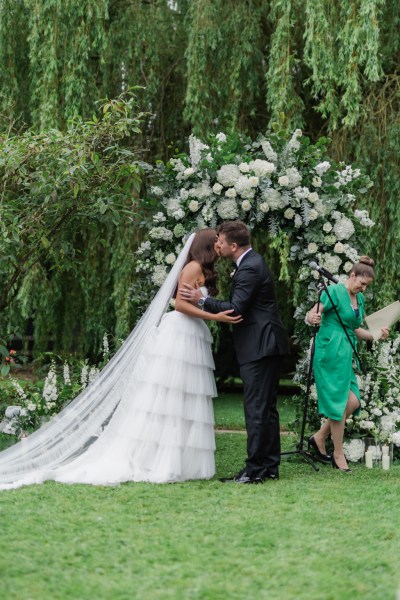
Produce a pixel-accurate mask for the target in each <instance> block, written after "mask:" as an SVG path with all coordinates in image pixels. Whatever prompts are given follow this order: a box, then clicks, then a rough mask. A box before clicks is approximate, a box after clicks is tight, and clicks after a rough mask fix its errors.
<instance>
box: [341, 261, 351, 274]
mask: <svg viewBox="0 0 400 600" xmlns="http://www.w3.org/2000/svg"><path fill="white" fill-rule="evenodd" d="M352 268H353V263H351V262H350V261H347V262H345V263H344V266H343V270H344V272H345V273H348V272H349V271H351V269H352Z"/></svg>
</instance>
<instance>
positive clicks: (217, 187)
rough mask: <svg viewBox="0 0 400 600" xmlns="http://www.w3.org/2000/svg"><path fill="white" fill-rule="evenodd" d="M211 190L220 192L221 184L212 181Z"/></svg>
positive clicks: (215, 192) (216, 192)
mask: <svg viewBox="0 0 400 600" xmlns="http://www.w3.org/2000/svg"><path fill="white" fill-rule="evenodd" d="M212 191H213V192H214V194H220V193H221V191H222V185H221V184H220V183H214V185H213V188H212Z"/></svg>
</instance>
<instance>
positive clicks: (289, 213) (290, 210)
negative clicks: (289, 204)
mask: <svg viewBox="0 0 400 600" xmlns="http://www.w3.org/2000/svg"><path fill="white" fill-rule="evenodd" d="M295 214H296V213H295V212H294V210H293V208H287V209H286V210H285V212H284V213H283V216H284V217H285V219H293V217H294V215H295Z"/></svg>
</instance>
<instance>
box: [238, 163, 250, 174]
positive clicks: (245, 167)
mask: <svg viewBox="0 0 400 600" xmlns="http://www.w3.org/2000/svg"><path fill="white" fill-rule="evenodd" d="M239 169H240V171H241V172H242V173H249V172H250V167H249V164H248V163H240V165H239Z"/></svg>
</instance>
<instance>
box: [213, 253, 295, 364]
mask: <svg viewBox="0 0 400 600" xmlns="http://www.w3.org/2000/svg"><path fill="white" fill-rule="evenodd" d="M232 308H233V309H234V311H235V313H232V314H237V315H242V316H243V321H242V322H241V323H239V324H238V325H234V326H233V342H234V345H235V352H236V356H237V359H238V362H239V365H242V364H245V363H248V362H253V361H255V360H259V359H260V358H263V357H265V356H276V355H280V354H287V352H288V344H287V336H286V333H285V330H284V328H283V325H282V321H281V320H280V317H279V314H278V307H277V304H276V299H275V286H274V281H273V278H272V274H271V271H270V270H269V268H268V267H267V264H266V262H265V261H264V259H263V258H262V257H261V256H260V255H259V254H258V253H257V252H255V251H254V250H250V251H249V252H248V253H247V254H246V255H245V256H243V258H242V260H241V262H240V264H239V267H238V269H237V270H236V273H235V275H234V277H233V281H232V286H231V296H230V301H229V302H225V301H223V300H216V299H215V298H210V297H208V298H207V299H206V301H205V304H204V310H206V311H208V312H211V313H214V314H215V313H218V312H221V311H224V310H229V309H232Z"/></svg>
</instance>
